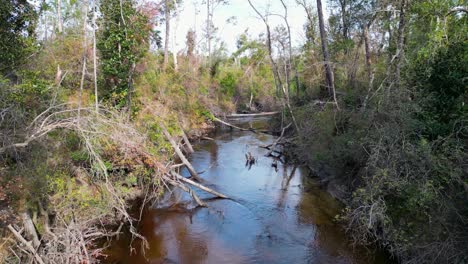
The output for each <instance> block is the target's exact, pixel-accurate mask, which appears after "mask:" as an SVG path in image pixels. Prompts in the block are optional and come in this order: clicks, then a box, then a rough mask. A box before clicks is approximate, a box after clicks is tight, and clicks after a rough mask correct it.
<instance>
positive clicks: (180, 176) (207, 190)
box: [172, 172, 229, 199]
mask: <svg viewBox="0 0 468 264" xmlns="http://www.w3.org/2000/svg"><path fill="white" fill-rule="evenodd" d="M172 175H173V176H174V177H176V178H177V179H179V180H181V181H183V182H185V183H187V184H190V185H192V186H195V187H197V188H199V189H201V190H203V191H205V192H207V193H211V194H213V195H215V196H217V197H219V198H223V199H229V197H227V196H226V195H224V194H222V193H219V192H217V191H215V190H213V189H210V188H208V187H206V186H204V185H201V184H199V183H196V182H194V181H192V180H190V179H187V178H185V177H183V176H182V175H180V174H178V173H176V172H172Z"/></svg>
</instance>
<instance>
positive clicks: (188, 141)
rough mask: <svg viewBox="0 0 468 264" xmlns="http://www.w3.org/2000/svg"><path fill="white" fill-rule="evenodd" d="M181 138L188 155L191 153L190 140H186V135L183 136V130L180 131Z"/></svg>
mask: <svg viewBox="0 0 468 264" xmlns="http://www.w3.org/2000/svg"><path fill="white" fill-rule="evenodd" d="M182 138H183V139H184V143H185V147H186V148H187V151H188V152H189V153H193V152H194V150H193V147H192V144H190V140H189V139H188V137H187V135H186V134H185V132H184V130H182Z"/></svg>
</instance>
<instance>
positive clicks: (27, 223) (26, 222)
mask: <svg viewBox="0 0 468 264" xmlns="http://www.w3.org/2000/svg"><path fill="white" fill-rule="evenodd" d="M21 218H23V226H24V231H25V232H26V234H27V236H28V238H29V239H31V240H32V244H33V246H34V248H38V247H39V245H40V244H41V242H40V240H39V237H38V235H37V232H36V227H35V226H34V223H33V221H32V219H31V216H30V215H29V214H28V213H27V212H24V213H22V214H21Z"/></svg>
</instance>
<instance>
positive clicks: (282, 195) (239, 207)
mask: <svg viewBox="0 0 468 264" xmlns="http://www.w3.org/2000/svg"><path fill="white" fill-rule="evenodd" d="M267 122H268V119H262V118H257V119H250V120H249V121H248V122H240V123H241V125H244V126H248V125H250V126H254V127H258V126H263V125H265V124H266V123H267ZM213 137H214V139H215V140H214V141H208V140H207V141H202V142H200V143H198V144H196V145H195V153H194V154H193V155H192V156H191V158H190V159H191V162H192V163H193V165H194V167H195V168H196V169H197V170H198V171H204V170H205V172H204V173H203V174H201V176H202V178H203V179H204V180H206V182H205V183H204V184H205V185H207V186H208V187H211V188H213V189H215V190H218V191H220V192H222V193H224V194H226V195H228V196H229V197H230V198H232V199H231V200H222V199H212V196H211V195H210V194H207V193H204V192H201V191H200V192H198V191H197V193H198V194H199V196H200V197H201V198H202V199H204V200H205V201H206V202H207V204H208V207H207V208H200V207H198V208H196V207H195V205H194V203H193V202H192V201H191V199H190V197H189V196H188V195H187V194H185V193H183V192H181V191H179V190H172V191H171V192H170V193H168V194H167V195H166V196H165V198H164V199H163V200H162V201H160V202H159V203H158V204H157V205H155V206H153V207H151V208H149V209H148V210H146V211H145V213H144V214H143V218H142V221H141V222H140V225H139V232H140V233H141V234H143V235H144V236H145V237H146V239H147V240H148V242H149V249H147V250H145V252H142V251H141V250H140V248H141V247H140V243H139V242H138V241H134V242H133V243H132V246H133V248H134V251H133V252H130V250H129V245H130V241H129V239H128V238H126V237H125V236H122V237H121V238H120V240H118V241H116V242H115V243H114V244H112V246H111V247H110V249H109V252H110V256H109V258H108V259H107V260H106V261H105V262H106V263H181V264H185V263H195V264H198V263H387V260H386V257H385V256H383V255H382V254H374V253H369V251H366V250H364V249H362V248H353V247H352V246H351V245H350V242H349V240H348V239H347V238H346V235H345V233H344V231H343V229H342V228H341V227H340V226H339V225H337V224H335V222H334V221H333V219H334V217H335V216H336V215H337V214H338V213H339V212H340V209H341V205H340V204H339V203H338V202H337V201H336V200H335V199H334V198H333V197H331V196H330V195H329V194H328V193H327V192H326V191H324V190H323V189H321V187H320V186H319V184H318V182H317V181H316V180H315V179H313V178H311V177H310V176H309V173H308V171H307V170H306V169H304V168H301V167H298V168H294V167H293V166H290V165H283V164H281V163H278V168H277V169H275V168H274V167H272V163H273V160H272V158H268V157H265V156H264V155H265V154H266V153H267V150H266V149H263V148H260V147H259V146H260V145H267V144H269V143H271V142H273V141H274V140H275V137H274V136H270V135H266V134H262V133H258V134H255V133H252V132H240V131H229V130H225V131H222V132H218V133H217V134H216V135H215V136H213ZM247 152H251V153H252V155H253V156H255V157H256V158H257V159H258V161H257V163H256V164H254V165H253V166H252V167H251V168H249V167H246V166H245V154H246V153H247ZM182 173H183V174H184V175H188V173H187V172H184V171H182Z"/></svg>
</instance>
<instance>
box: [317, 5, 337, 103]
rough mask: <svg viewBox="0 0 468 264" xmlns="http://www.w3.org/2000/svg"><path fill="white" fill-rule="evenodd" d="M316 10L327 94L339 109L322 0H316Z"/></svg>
mask: <svg viewBox="0 0 468 264" xmlns="http://www.w3.org/2000/svg"><path fill="white" fill-rule="evenodd" d="M317 12H318V17H319V27H320V38H321V41H322V52H323V60H324V63H325V77H326V83H327V89H328V94H329V95H330V96H333V100H334V101H335V104H336V107H337V108H338V109H339V106H338V101H337V100H336V92H335V83H334V80H333V72H332V69H331V66H330V55H329V54H328V47H327V32H326V31H325V22H324V20H323V11H322V1H321V0H317Z"/></svg>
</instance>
